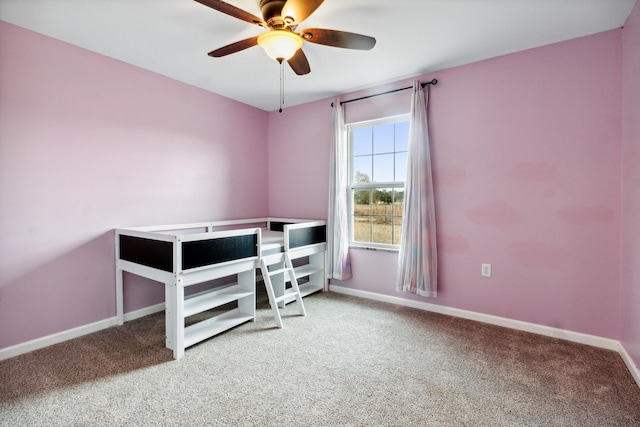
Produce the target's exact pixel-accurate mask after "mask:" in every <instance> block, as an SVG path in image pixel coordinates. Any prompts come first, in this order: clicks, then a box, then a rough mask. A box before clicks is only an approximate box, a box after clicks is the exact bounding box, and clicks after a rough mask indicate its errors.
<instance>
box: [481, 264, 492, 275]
mask: <svg viewBox="0 0 640 427" xmlns="http://www.w3.org/2000/svg"><path fill="white" fill-rule="evenodd" d="M480 275H481V276H482V277H491V264H484V263H483V264H482V267H481V270H480Z"/></svg>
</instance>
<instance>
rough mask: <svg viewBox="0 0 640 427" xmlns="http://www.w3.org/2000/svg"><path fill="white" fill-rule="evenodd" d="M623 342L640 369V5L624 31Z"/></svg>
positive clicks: (638, 4) (634, 10)
mask: <svg viewBox="0 0 640 427" xmlns="http://www.w3.org/2000/svg"><path fill="white" fill-rule="evenodd" d="M622 54H623V60H622V226H621V233H620V236H621V249H622V253H621V257H622V263H621V266H622V274H621V281H620V283H621V298H620V300H621V314H622V319H621V325H622V333H621V341H622V343H623V344H624V346H625V349H626V350H627V352H628V353H629V355H630V356H631V357H632V358H633V360H634V361H635V364H636V366H638V367H640V185H638V184H639V183H640V2H638V3H636V6H635V8H634V9H633V12H632V13H631V16H630V17H629V20H628V21H627V23H626V25H625V27H624V30H623V31H622Z"/></svg>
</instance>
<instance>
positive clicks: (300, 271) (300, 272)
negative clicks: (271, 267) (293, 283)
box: [293, 264, 323, 278]
mask: <svg viewBox="0 0 640 427" xmlns="http://www.w3.org/2000/svg"><path fill="white" fill-rule="evenodd" d="M322 270H323V269H322V268H318V267H315V266H313V265H311V264H305V265H301V266H299V267H295V268H294V269H293V271H294V272H295V274H296V278H298V277H304V276H310V275H312V274H313V273H317V272H319V271H322Z"/></svg>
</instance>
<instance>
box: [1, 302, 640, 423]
mask: <svg viewBox="0 0 640 427" xmlns="http://www.w3.org/2000/svg"><path fill="white" fill-rule="evenodd" d="M305 305H306V308H307V313H308V316H307V317H300V316H298V315H297V308H296V307H295V303H292V304H290V305H289V306H287V308H286V309H285V310H284V319H283V320H284V323H285V329H282V330H279V329H276V328H274V321H273V319H272V318H271V315H270V312H269V310H268V307H267V305H266V304H265V302H264V300H263V299H261V302H260V304H259V310H258V317H257V320H256V321H255V322H251V323H246V324H244V325H241V326H239V327H236V328H234V329H233V330H231V331H228V332H226V333H223V334H221V335H218V336H216V337H214V338H211V339H209V340H207V341H204V342H202V343H200V344H198V345H195V346H193V347H191V348H189V349H187V352H186V355H185V357H184V358H182V359H181V360H178V361H174V360H172V357H171V351H170V350H168V349H166V348H165V347H164V314H163V313H158V314H154V315H151V316H147V317H145V318H142V319H138V320H135V321H132V322H128V323H127V324H125V325H124V326H118V327H113V328H110V329H107V330H104V331H100V332H97V333H95V334H91V335H87V336H84V337H81V338H78V339H74V340H71V341H67V342H64V343H61V344H58V345H55V346H51V347H48V348H45V349H41V350H38V351H35V352H32V353H29V354H25V355H21V356H18V357H15V358H12V359H8V360H5V361H2V362H0V425H1V426H52V425H64V426H133V425H136V426H145V425H153V426H172V425H184V426H201V425H220V426H235V425H239V426H580V427H585V426H640V388H638V386H637V384H636V383H635V382H634V380H633V378H632V376H631V375H630V373H629V372H628V370H627V369H626V367H625V365H624V363H623V361H622V359H621V358H620V356H619V355H618V354H617V353H615V352H612V351H607V350H602V349H598V348H593V347H589V346H585V345H579V344H575V343H570V342H566V341H562V340H558V339H553V338H548V337H543V336H538V335H534V334H529V333H525V332H519V331H514V330H509V329H505V328H500V327H496V326H491V325H487V324H482V323H477V322H472V321H468V320H463V319H457V318H453V317H448V316H443V315H438V314H433V313H428V312H424V311H420V310H415V309H410V308H406V307H399V306H395V305H392V304H386V303H381V302H374V301H368V300H363V299H359V298H355V297H349V296H345V295H340V294H335V293H328V292H325V293H319V294H316V295H313V296H310V297H307V298H305ZM208 315H211V313H209V314H208Z"/></svg>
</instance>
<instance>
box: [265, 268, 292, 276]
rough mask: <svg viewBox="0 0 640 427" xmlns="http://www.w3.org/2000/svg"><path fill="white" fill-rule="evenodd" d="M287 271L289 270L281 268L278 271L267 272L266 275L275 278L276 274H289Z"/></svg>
mask: <svg viewBox="0 0 640 427" xmlns="http://www.w3.org/2000/svg"><path fill="white" fill-rule="evenodd" d="M289 270H291V269H290V268H281V269H279V270H271V271H269V272H267V274H268V275H269V276H275V275H276V274H280V273H289Z"/></svg>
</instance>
